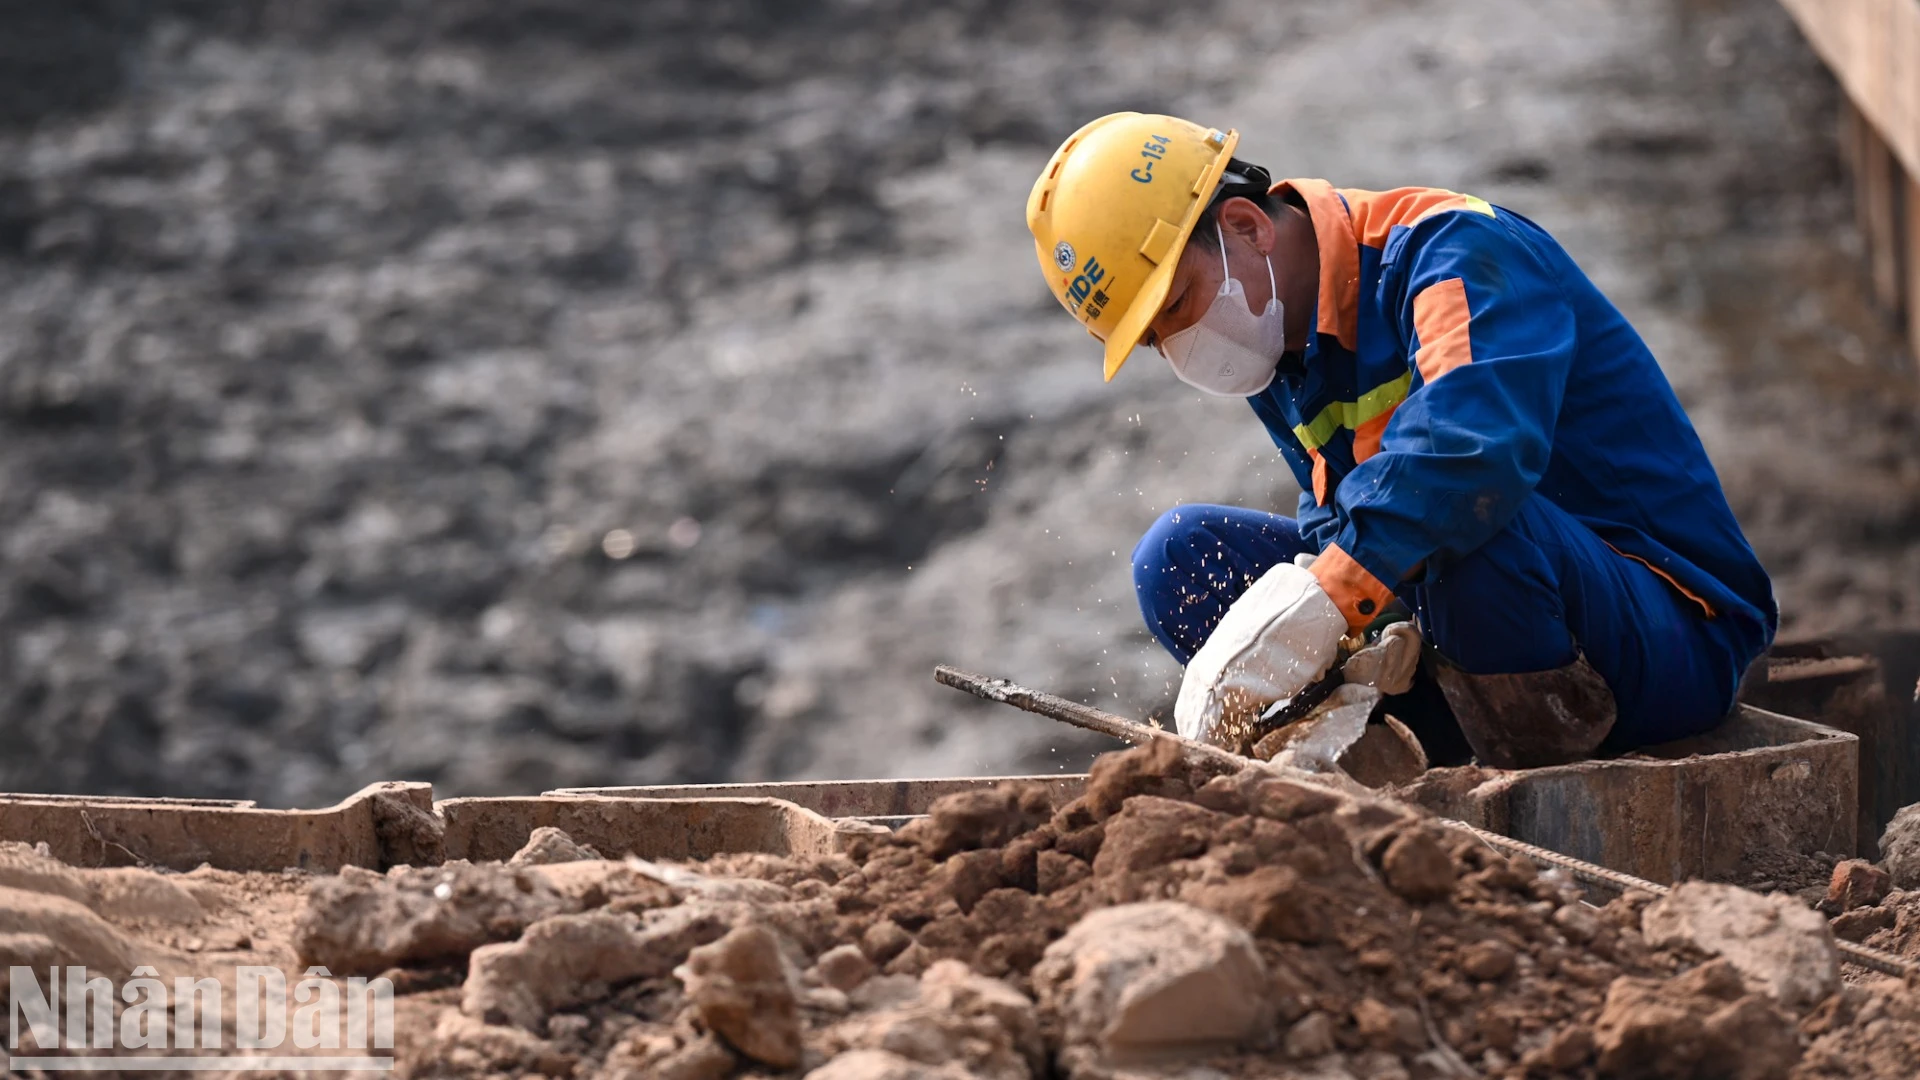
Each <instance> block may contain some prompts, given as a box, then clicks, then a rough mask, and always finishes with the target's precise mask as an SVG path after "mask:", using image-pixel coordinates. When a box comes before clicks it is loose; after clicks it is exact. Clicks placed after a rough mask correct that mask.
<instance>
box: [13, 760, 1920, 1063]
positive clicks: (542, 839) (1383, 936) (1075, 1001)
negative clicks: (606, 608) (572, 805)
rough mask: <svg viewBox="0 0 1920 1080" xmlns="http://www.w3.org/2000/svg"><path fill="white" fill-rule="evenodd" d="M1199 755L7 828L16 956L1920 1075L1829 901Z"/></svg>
mask: <svg viewBox="0 0 1920 1080" xmlns="http://www.w3.org/2000/svg"><path fill="white" fill-rule="evenodd" d="M1165 750H1166V748H1164V747H1162V748H1158V749H1139V750H1131V751H1127V752H1125V753H1122V754H1114V755H1109V756H1107V757H1103V758H1101V759H1100V760H1099V761H1098V762H1097V763H1096V764H1095V769H1094V776H1093V778H1092V781H1091V783H1090V784H1089V786H1088V788H1087V790H1086V792H1085V793H1084V794H1083V795H1082V796H1081V797H1079V798H1077V799H1075V800H1074V801H1073V802H1071V803H1068V804H1066V805H1064V806H1060V807H1058V808H1055V807H1052V806H1051V805H1050V804H1049V801H1048V797H1047V795H1046V793H1045V790H1044V789H1043V788H1040V787H1039V786H1028V785H1022V784H1017V783H1009V784H1004V785H1002V786H1000V787H998V788H995V789H988V790H981V791H974V792H968V793H965V794H962V795H955V796H950V797H948V798H946V799H943V800H941V801H940V802H939V803H938V804H937V805H936V806H935V807H934V809H933V812H932V814H931V815H930V816H929V817H928V818H925V819H921V820H919V821H917V822H915V823H913V824H911V825H909V826H908V827H907V828H905V829H904V830H902V831H900V832H899V833H897V834H891V835H886V836H880V837H877V838H866V837H861V838H857V839H855V840H854V841H853V842H852V844H851V846H850V847H849V849H848V850H846V851H845V852H844V853H843V854H836V855H833V856H830V857H827V858H821V859H807V860H794V859H781V858H774V857H770V856H762V855H734V856H723V857H720V858H716V859H714V860H711V861H709V862H707V863H704V864H693V865H690V866H672V865H665V864H656V863H649V862H644V861H641V860H637V859H631V858H629V859H624V860H621V859H605V858H601V857H600V856H601V854H602V853H599V852H594V851H591V850H586V849H582V848H579V847H578V846H576V845H573V844H572V843H571V841H570V840H568V839H567V838H566V837H565V836H564V835H560V834H556V833H554V832H553V831H551V830H544V831H542V832H541V833H539V834H537V835H536V836H534V837H533V838H531V841H530V843H529V844H528V846H527V849H526V850H525V851H523V852H522V853H521V854H520V855H517V856H515V857H514V859H512V860H511V861H510V862H506V863H479V864H470V863H465V862H455V863H448V864H445V865H440V866H420V867H405V866H402V867H395V868H393V869H392V870H390V871H388V872H386V873H384V874H381V873H376V872H374V871H370V870H358V869H349V870H347V871H344V872H342V873H340V874H338V875H324V876H318V877H308V876H304V875H298V874H291V873H289V874H284V875H258V874H254V875H240V874H226V873H220V872H217V871H211V870H207V869H204V868H203V869H201V870H198V871H195V872H193V873H188V874H167V875H162V874H156V873H152V872H149V871H145V870H135V869H122V870H75V869H71V868H68V867H65V866H62V865H60V864H58V863H56V862H54V861H53V860H51V859H48V858H45V857H43V856H40V855H36V854H34V852H33V851H32V849H30V848H27V847H25V846H23V845H12V846H9V847H7V848H5V849H0V961H4V963H0V970H4V969H5V967H6V966H7V965H9V964H31V965H35V966H38V967H43V966H45V965H47V964H60V963H85V964H87V965H88V966H89V967H91V968H94V969H96V970H98V971H100V972H103V973H107V974H109V975H121V976H123V975H124V974H125V972H126V970H127V969H128V967H129V966H130V965H132V964H135V963H140V964H149V965H155V966H157V967H158V968H159V972H160V974H161V975H162V976H163V977H165V976H169V975H172V974H175V973H180V974H186V973H192V974H196V975H215V976H219V975H221V974H222V973H223V972H225V971H228V970H230V968H229V965H233V964H237V963H248V964H272V965H278V966H281V967H283V968H285V969H286V970H288V971H289V972H290V974H291V975H292V976H293V977H294V978H298V977H299V975H300V973H302V972H303V971H305V970H306V969H308V968H309V967H310V966H324V968H325V969H326V972H325V973H326V974H327V975H328V976H330V977H331V978H333V979H336V980H337V979H340V978H343V977H351V976H361V977H367V976H376V975H383V974H384V975H385V976H386V977H388V978H390V979H392V980H393V981H394V983H395V985H396V988H397V991H398V999H397V1000H398V1006H397V1019H396V1023H395V1034H396V1043H397V1048H396V1051H395V1053H396V1056H397V1059H398V1060H397V1069H398V1072H399V1073H400V1075H403V1076H412V1077H483V1076H484V1077H491V1076H521V1075H547V1076H555V1077H595V1078H608V1080H612V1078H629V1077H630V1078H636V1080H637V1078H639V1077H650V1078H675V1080H694V1078H702V1080H722V1078H726V1077H748V1076H752V1077H777V1076H792V1077H803V1076H804V1077H808V1078H811V1080H880V1078H896V1080H1028V1078H1041V1077H1066V1078H1073V1080H1097V1078H1115V1080H1117V1078H1122V1077H1131V1078H1146V1077H1164V1078H1168V1080H1173V1078H1182V1080H1201V1078H1208V1080H1213V1078H1229V1077H1231V1078H1239V1077H1245V1078H1254V1077H1279V1076H1289V1077H1316V1078H1326V1080H1342V1078H1365V1080H1386V1078H1430V1077H1464V1076H1498V1077H1514V1078H1518V1077H1524V1076H1546V1075H1551V1076H1558V1077H1636V1078H1646V1077H1671V1078H1674V1080H1680V1078H1693V1077H1727V1078H1744V1080H1764V1078H1785V1077H1794V1078H1809V1077H1856V1078H1857V1077H1888V1078H1893V1077H1905V1076H1908V1075H1910V1074H1911V1062H1912V1060H1913V1054H1914V1053H1915V1052H1917V1051H1920V999H1916V998H1915V997H1914V993H1913V991H1911V990H1909V989H1906V988H1904V987H1902V986H1900V985H1899V984H1898V983H1896V982H1894V981H1892V980H1886V979H1879V978H1873V977H1865V978H1857V977H1854V976H1857V975H1858V973H1854V975H1853V976H1849V978H1848V979H1847V980H1846V981H1843V980H1842V978H1841V974H1842V972H1841V967H1840V965H1839V963H1838V957H1837V953H1836V950H1835V946H1834V939H1833V935H1832V933H1831V932H1830V931H1829V929H1828V927H1827V923H1826V920H1825V919H1823V918H1822V917H1821V916H1820V915H1819V914H1817V913H1816V912H1814V911H1813V910H1811V909H1810V908H1808V907H1806V906H1804V905H1802V904H1800V903H1798V902H1796V901H1794V900H1793V899H1791V898H1788V897H1784V896H1773V897H1767V896H1762V895H1760V894H1757V893H1753V892H1748V891H1746V890H1743V889H1739V888H1737V887H1734V886H1731V885H1709V884H1691V885H1686V886H1683V887H1681V888H1680V889H1678V890H1676V891H1675V892H1674V893H1673V895H1671V896H1670V897H1666V898H1663V899H1659V900H1655V899H1654V898H1653V897H1651V896H1649V895H1645V894H1628V895H1626V896H1623V897H1618V898H1615V899H1613V900H1611V901H1610V902H1608V903H1606V904H1605V905H1604V906H1601V907H1595V906H1593V905H1592V904H1589V903H1587V902H1586V900H1585V899H1584V898H1583V897H1582V896H1581V894H1580V892H1579V890H1578V889H1577V888H1575V887H1574V886H1573V885H1572V883H1571V882H1570V881H1568V880H1566V879H1564V878H1561V877H1559V876H1558V875H1556V874H1543V873H1541V872H1539V870H1538V869H1537V868H1536V867H1534V866H1533V865H1532V864H1531V863H1528V862H1525V861H1524V860H1510V859H1508V858H1506V857H1504V856H1501V855H1499V854H1496V853H1495V852H1493V851H1491V850H1490V849H1488V848H1486V847H1484V846H1482V845H1480V844H1479V843H1478V842H1477V841H1474V840H1473V839H1472V838H1470V837H1467V836H1465V835H1464V834H1459V833H1454V832H1451V831H1447V830H1444V829H1442V828H1440V827H1439V826H1437V825H1436V824H1434V823H1432V822H1431V820H1430V819H1428V818H1426V817H1424V816H1423V815H1421V814H1419V813H1418V812H1415V811H1410V810H1408V809H1406V808H1405V807H1403V806H1399V805H1397V804H1393V803H1389V802H1385V801H1380V800H1377V799H1374V798H1371V797H1368V796H1363V795H1362V796H1356V795H1351V794H1346V793H1343V792H1341V791H1339V790H1336V789H1333V788H1329V787H1325V786H1322V785H1321V784H1320V783H1318V782H1315V781H1312V780H1310V779H1308V778H1307V777H1305V775H1304V774H1298V773H1286V774H1279V773H1274V772H1269V771H1267V770H1264V769H1257V768H1250V769H1248V770H1245V771H1243V772H1241V773H1239V774H1237V775H1230V776H1207V775H1203V774H1200V773H1197V772H1194V771H1192V770H1190V769H1189V768H1188V767H1186V766H1185V765H1182V764H1181V763H1179V761H1178V760H1177V755H1176V754H1174V753H1166V752H1164V751H1165Z"/></svg>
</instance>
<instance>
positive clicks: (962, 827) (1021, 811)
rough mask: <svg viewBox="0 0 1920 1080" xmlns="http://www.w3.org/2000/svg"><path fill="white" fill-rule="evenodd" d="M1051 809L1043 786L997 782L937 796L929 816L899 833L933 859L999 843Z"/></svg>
mask: <svg viewBox="0 0 1920 1080" xmlns="http://www.w3.org/2000/svg"><path fill="white" fill-rule="evenodd" d="M1052 813H1053V807H1052V804H1051V800H1049V798H1048V796H1047V789H1046V786H1045V785H1043V784H1035V783H1001V784H997V785H995V786H993V787H990V788H983V789H981V790H979V791H959V792H955V793H953V794H952V795H943V796H941V797H940V798H938V799H935V800H934V802H933V805H932V806H931V807H929V808H928V810H927V816H926V817H925V818H922V819H921V820H919V821H915V822H912V823H910V824H909V825H908V826H907V827H906V828H905V829H902V830H901V835H902V836H904V837H906V838H908V839H911V840H914V841H915V842H917V843H918V844H919V845H920V846H921V848H923V849H924V850H925V851H926V852H927V854H928V855H931V856H932V857H933V858H935V859H946V858H948V857H950V856H952V855H955V854H958V853H959V852H962V851H972V850H975V849H977V848H997V847H1001V846H1002V845H1004V844H1006V843H1007V842H1008V841H1010V840H1012V839H1013V838H1014V837H1016V836H1019V835H1020V834H1021V833H1024V832H1028V831H1029V830H1031V829H1033V828H1034V827H1035V826H1037V825H1039V824H1040V823H1041V822H1043V821H1046V820H1047V818H1048V816H1049V815H1051V814H1052Z"/></svg>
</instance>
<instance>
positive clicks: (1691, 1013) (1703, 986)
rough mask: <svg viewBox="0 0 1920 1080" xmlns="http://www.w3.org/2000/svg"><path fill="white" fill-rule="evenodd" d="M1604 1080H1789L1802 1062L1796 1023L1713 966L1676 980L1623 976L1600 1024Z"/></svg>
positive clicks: (1725, 969) (1597, 1039)
mask: <svg viewBox="0 0 1920 1080" xmlns="http://www.w3.org/2000/svg"><path fill="white" fill-rule="evenodd" d="M1593 1048H1594V1050H1596V1051H1597V1052H1598V1066H1599V1072H1600V1075H1601V1076H1603V1077H1610V1078H1611V1077H1618V1078H1621V1080H1626V1078H1633V1080H1693V1078H1695V1077H1701V1076H1716V1077H1726V1078H1728V1080H1783V1078H1784V1077H1786V1075H1787V1073H1788V1071H1789V1070H1790V1069H1792V1068H1793V1066H1794V1064H1795V1063H1797V1062H1798V1061H1799V1059H1800V1042H1799V1039H1798V1037H1797V1034H1796V1032H1795V1029H1794V1025H1793V1021H1792V1020H1791V1019H1790V1018H1789V1017H1787V1016H1786V1015H1785V1014H1783V1013H1782V1012H1781V1011H1780V1009H1779V1008H1778V1007H1776V1006H1775V1005H1774V1004H1773V1002H1772V1001H1771V1000H1769V998H1768V997H1767V996H1766V995H1765V994H1762V993H1749V992H1747V989H1746V984H1745V980H1744V979H1743V977H1742V976H1741V974H1740V972H1739V971H1738V970H1737V969H1736V968H1735V967H1734V965H1733V964H1732V963H1731V962H1729V961H1727V960H1724V959H1721V960H1714V961H1711V962H1709V963H1706V964H1702V965H1701V966H1699V967H1697V968H1695V969H1693V970H1692V971H1689V972H1686V973H1685V974H1682V975H1678V976H1675V977H1674V978H1671V979H1649V978H1637V977H1633V976H1625V975H1623V976H1621V977H1620V978H1618V979H1615V980H1614V981H1613V985H1612V986H1610V987H1608V989H1607V999H1606V1004H1605V1005H1604V1006H1603V1007H1602V1008H1601V1010H1600V1017H1599V1019H1598V1020H1597V1021H1596V1022H1595V1024H1594V1031H1593Z"/></svg>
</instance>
